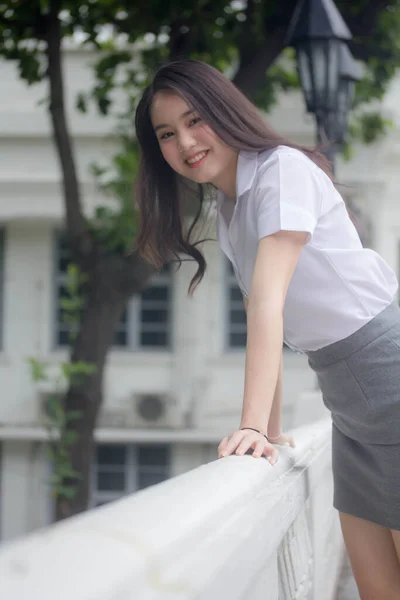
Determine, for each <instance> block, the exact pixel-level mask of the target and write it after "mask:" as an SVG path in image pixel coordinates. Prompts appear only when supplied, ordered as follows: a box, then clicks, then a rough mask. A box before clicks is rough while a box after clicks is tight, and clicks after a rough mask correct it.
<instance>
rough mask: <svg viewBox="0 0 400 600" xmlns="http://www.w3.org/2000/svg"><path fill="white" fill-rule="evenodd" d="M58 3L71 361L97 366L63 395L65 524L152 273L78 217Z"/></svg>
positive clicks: (55, 37)
mask: <svg viewBox="0 0 400 600" xmlns="http://www.w3.org/2000/svg"><path fill="white" fill-rule="evenodd" d="M60 9H61V2H60V0H51V1H50V12H49V14H48V15H47V18H46V32H45V37H46V41H47V60H48V79H49V95H50V104H49V111H50V118H51V122H52V128H53V137H54V143H55V147H56V150H57V153H58V157H59V163H60V167H61V172H62V183H63V185H62V191H63V196H64V203H65V213H66V226H67V234H68V240H69V246H70V250H71V254H72V258H73V260H74V261H75V262H76V263H77V265H78V266H79V267H80V269H81V270H82V271H83V272H84V273H85V274H86V275H87V276H88V280H89V281H88V284H87V285H86V289H87V294H86V308H85V312H84V315H83V317H82V321H81V324H80V330H79V334H78V337H77V339H76V341H75V343H74V345H73V348H72V353H71V362H72V363H76V362H79V361H82V362H85V363H90V364H92V365H95V366H96V371H95V372H94V373H93V374H92V375H90V376H86V377H85V381H84V383H83V384H82V383H80V384H79V385H78V384H76V383H71V385H70V387H69V389H68V391H67V393H66V396H65V404H64V406H65V410H66V411H67V412H69V411H81V413H82V416H81V418H80V419H79V420H77V421H75V420H74V421H72V422H71V424H70V429H71V430H73V431H74V432H75V433H77V435H78V438H77V441H76V443H75V444H74V446H73V447H71V448H70V451H69V456H68V458H69V461H70V465H71V466H72V468H73V469H74V470H75V471H76V472H77V473H78V474H79V475H80V480H79V482H78V484H76V482H75V481H68V480H65V481H64V483H65V485H67V486H68V485H73V486H74V487H75V489H76V493H75V496H74V497H73V499H72V500H68V501H67V500H65V499H58V500H57V501H56V519H57V520H59V519H64V518H66V517H69V516H72V515H74V514H76V513H79V512H81V511H83V510H86V508H87V506H88V501H89V493H90V473H91V464H92V457H93V431H94V428H95V425H96V418H97V415H98V412H99V408H100V406H101V403H102V386H103V374H104V365H105V360H106V356H107V352H108V350H109V348H110V346H111V344H112V341H113V335H114V331H115V328H116V325H117V323H118V320H119V318H120V316H121V314H122V311H123V309H124V307H125V306H126V303H127V301H128V299H129V298H130V297H131V296H132V295H133V294H135V293H139V292H141V291H142V290H143V289H144V288H145V287H146V285H147V282H148V279H149V277H150V276H151V274H152V273H153V272H154V269H153V268H152V267H151V266H150V265H149V264H147V263H145V262H144V261H143V260H141V259H140V258H139V257H138V256H137V255H136V254H135V253H133V254H131V255H130V256H129V257H124V256H123V255H122V254H121V255H119V256H118V255H110V254H109V253H107V250H106V249H105V248H102V247H101V245H99V244H97V243H96V242H95V240H93V238H92V237H91V236H90V234H89V232H88V230H87V228H86V223H85V218H84V216H83V212H82V206H81V198H80V189H79V182H78V177H77V171H76V165H75V161H74V156H73V150H72V144H71V136H70V133H69V131H68V125H67V119H66V113H65V103H64V86H63V71H62V64H61V26H60V21H59V17H58V14H59V11H60Z"/></svg>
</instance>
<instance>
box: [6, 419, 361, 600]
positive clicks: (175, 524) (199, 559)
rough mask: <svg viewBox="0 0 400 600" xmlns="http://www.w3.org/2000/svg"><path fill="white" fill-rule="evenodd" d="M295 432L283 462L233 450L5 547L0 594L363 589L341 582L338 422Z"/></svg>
mask: <svg viewBox="0 0 400 600" xmlns="http://www.w3.org/2000/svg"><path fill="white" fill-rule="evenodd" d="M293 434H294V436H295V439H296V444H297V447H296V449H295V450H292V449H289V448H286V447H285V448H281V450H280V455H279V460H278V463H277V464H276V466H274V467H273V466H271V465H270V464H269V462H268V461H267V460H265V459H258V460H255V459H253V458H252V457H251V456H247V455H246V456H241V457H239V456H229V457H227V458H224V459H222V460H215V461H213V462H211V463H208V464H205V465H203V466H201V467H199V468H197V469H194V470H192V471H190V472H188V473H185V474H183V475H180V476H178V477H174V478H172V479H169V480H168V481H165V482H163V483H161V484H159V485H156V486H153V487H151V488H147V489H145V490H143V491H140V492H138V493H136V494H134V495H132V496H129V497H126V498H123V499H121V500H119V501H117V502H113V503H111V504H108V505H106V506H102V507H101V508H97V509H95V510H91V511H88V512H86V513H84V514H82V515H79V516H77V517H74V518H71V519H69V520H67V521H64V522H62V523H59V524H56V525H52V526H50V527H49V528H47V529H44V530H40V531H37V532H35V533H33V534H31V535H29V536H27V537H26V538H22V539H20V540H17V541H15V542H11V543H8V544H4V546H2V548H1V549H0V597H1V598H12V599H13V600H26V598H29V599H30V600H53V599H54V598H57V600H71V599H72V598H73V599H74V600H130V599H133V598H135V600H164V599H165V600H166V599H168V600H186V599H191V600H192V599H193V600H194V599H196V600H224V599H225V598H229V599H230V600H261V599H262V600H278V598H279V600H289V599H298V600H301V599H307V600H325V599H326V600H333V599H337V600H342V599H343V600H344V598H346V600H350V599H352V598H357V596H356V595H352V593H350V592H349V591H345V588H346V586H345V585H344V584H343V582H341V575H342V572H343V560H344V549H343V542H342V537H341V532H340V526H339V521H338V517H337V513H336V511H335V510H334V509H333V508H332V474H331V456H330V422H329V421H326V420H324V421H320V422H317V423H313V424H311V425H308V426H306V427H302V428H300V429H297V430H295V431H294V432H293ZM339 589H342V590H343V595H340V594H339V591H338V590H339ZM345 594H346V595H345ZM349 594H351V595H349Z"/></svg>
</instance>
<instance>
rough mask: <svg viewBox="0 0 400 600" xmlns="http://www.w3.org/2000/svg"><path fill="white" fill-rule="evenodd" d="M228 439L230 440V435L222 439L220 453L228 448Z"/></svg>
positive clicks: (219, 447)
mask: <svg viewBox="0 0 400 600" xmlns="http://www.w3.org/2000/svg"><path fill="white" fill-rule="evenodd" d="M228 440H229V438H228V437H224V439H223V440H222V442H221V443H220V445H219V446H218V454H221V452H223V451H224V450H225V449H226V445H227V443H228Z"/></svg>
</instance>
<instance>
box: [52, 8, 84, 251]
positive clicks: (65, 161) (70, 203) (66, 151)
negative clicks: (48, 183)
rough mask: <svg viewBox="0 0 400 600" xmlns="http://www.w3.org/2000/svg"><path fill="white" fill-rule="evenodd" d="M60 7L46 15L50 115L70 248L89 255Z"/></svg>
mask: <svg viewBox="0 0 400 600" xmlns="http://www.w3.org/2000/svg"><path fill="white" fill-rule="evenodd" d="M60 8H61V1H60V0H51V1H50V12H49V14H48V16H47V31H46V41H47V48H46V54H47V61H48V78H49V88H50V116H51V121H52V125H53V133H54V142H55V146H56V149H57V153H58V157H59V161H60V167H61V171H62V174H63V195H64V202H65V211H66V222H67V223H66V224H67V232H68V236H69V241H70V247H71V251H72V252H73V253H74V254H86V253H87V252H88V250H89V247H88V242H89V236H88V234H87V231H86V225H85V219H84V217H83V214H82V208H81V197H80V189H79V183H78V177H77V171H76V165H75V161H74V156H73V151H72V144H71V137H70V134H69V131H68V125H67V119H66V112H65V102H64V83H63V74H62V65H61V39H62V35H61V23H60V20H59V17H58V14H59V11H60ZM85 234H86V235H85ZM74 258H76V256H75V257H74Z"/></svg>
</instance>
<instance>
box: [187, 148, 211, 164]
mask: <svg viewBox="0 0 400 600" xmlns="http://www.w3.org/2000/svg"><path fill="white" fill-rule="evenodd" d="M208 152H209V150H202V151H201V152H197V154H195V155H193V156H190V157H189V158H187V159H186V160H185V162H186V164H187V165H188V166H189V167H192V168H193V167H197V166H198V165H200V164H202V163H203V161H204V159H205V158H206V157H207V155H208ZM188 161H194V162H188Z"/></svg>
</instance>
